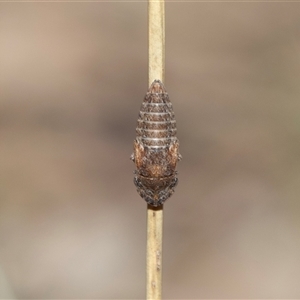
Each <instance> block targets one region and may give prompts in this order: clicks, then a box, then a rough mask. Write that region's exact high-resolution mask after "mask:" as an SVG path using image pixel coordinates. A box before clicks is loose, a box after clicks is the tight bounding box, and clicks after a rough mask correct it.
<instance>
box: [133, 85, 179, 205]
mask: <svg viewBox="0 0 300 300" xmlns="http://www.w3.org/2000/svg"><path fill="white" fill-rule="evenodd" d="M176 132H177V129H176V121H175V115H174V112H173V107H172V104H171V102H170V99H169V96H168V93H167V92H166V90H165V88H164V86H163V84H162V82H161V81H159V80H155V81H154V82H153V83H152V84H151V86H150V88H149V89H148V92H147V94H146V96H145V98H144V101H143V103H142V106H141V110H140V113H139V118H138V122H137V128H136V139H135V141H134V147H133V148H134V152H133V154H132V155H131V159H132V160H133V161H134V162H135V165H136V171H135V176H134V183H135V185H136V187H137V191H138V193H139V194H140V196H141V197H142V198H143V199H145V200H146V202H147V203H148V204H149V205H151V206H154V207H158V206H161V205H162V204H163V203H164V202H165V201H166V200H167V199H168V198H169V197H170V196H171V195H172V194H173V193H174V187H175V186H176V185H177V182H178V179H177V171H176V170H175V169H176V165H177V162H178V161H179V160H180V159H181V155H180V154H179V141H178V139H177V137H176Z"/></svg>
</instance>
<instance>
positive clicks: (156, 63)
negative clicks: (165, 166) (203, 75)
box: [147, 0, 165, 300]
mask: <svg viewBox="0 0 300 300" xmlns="http://www.w3.org/2000/svg"><path fill="white" fill-rule="evenodd" d="M148 28H149V86H150V85H151V83H152V82H153V81H154V80H155V79H159V80H161V81H162V82H164V79H165V78H164V77H165V3H164V0H154V1H153V0H149V1H148ZM162 237H163V206H161V207H158V208H154V207H152V206H150V205H148V207H147V300H160V299H161V294H162Z"/></svg>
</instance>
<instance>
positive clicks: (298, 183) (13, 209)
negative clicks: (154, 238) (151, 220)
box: [0, 1, 300, 299]
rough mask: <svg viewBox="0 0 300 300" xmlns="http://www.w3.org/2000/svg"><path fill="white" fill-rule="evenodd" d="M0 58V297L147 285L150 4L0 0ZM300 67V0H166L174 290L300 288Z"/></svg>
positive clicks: (169, 293) (123, 291) (169, 259)
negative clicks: (141, 117) (136, 160)
mask: <svg viewBox="0 0 300 300" xmlns="http://www.w3.org/2000/svg"><path fill="white" fill-rule="evenodd" d="M0 64H1V65H0V84H1V87H0V91H1V92H0V178H1V180H0V297H1V298H18V299H24V298H26V299H58V298H59V299H71V298H76V299H89V298H94V299H142V298H144V295H145V251H146V204H145V202H144V201H143V200H142V199H141V198H140V197H139V196H138V194H137V193H136V190H135V187H134V185H133V181H132V179H133V170H134V165H133V163H132V162H131V161H130V160H129V156H130V154H131V153H132V144H133V139H134V137H135V126H136V120H137V116H138V111H139V108H140V104H141V102H142V100H143V97H144V94H145V92H146V90H147V3H146V2H142V1H141V2H126V1H124V2H122V1H120V2H109V1H108V2H94V3H93V2H80V3H76V2H70V3H66V2H51V3H48V2H26V3H22V2H18V3H13V2H6V3H4V2H2V3H0ZM299 81H300V3H291V2H226V3H224V2H198V3H188V2H177V3H176V2H167V3H166V81H165V84H166V88H167V90H168V92H169V95H170V97H171V100H172V102H173V106H174V109H175V114H176V119H177V125H178V137H179V139H180V142H181V154H182V155H183V160H182V161H181V162H180V164H179V168H178V170H179V173H180V175H179V176H180V177H179V185H178V187H177V189H176V192H175V194H174V195H173V196H172V198H171V199H169V200H168V201H167V203H166V205H165V212H164V255H163V295H164V298H165V299H202V298H210V299H212V298H239V299H241V298H298V299H299V298H300V284H299V278H300V230H299V228H300V202H299V197H300V141H299V136H300V84H299Z"/></svg>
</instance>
